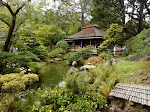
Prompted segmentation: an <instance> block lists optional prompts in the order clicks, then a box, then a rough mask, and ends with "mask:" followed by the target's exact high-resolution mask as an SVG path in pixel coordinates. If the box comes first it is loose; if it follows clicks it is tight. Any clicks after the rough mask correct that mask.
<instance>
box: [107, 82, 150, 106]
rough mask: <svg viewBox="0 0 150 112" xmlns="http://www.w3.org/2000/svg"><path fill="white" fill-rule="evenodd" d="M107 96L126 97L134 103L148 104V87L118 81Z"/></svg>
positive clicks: (149, 97)
mask: <svg viewBox="0 0 150 112" xmlns="http://www.w3.org/2000/svg"><path fill="white" fill-rule="evenodd" d="M109 96H114V97H117V98H122V99H126V100H129V101H132V102H135V103H140V104H142V105H147V106H150V87H149V86H141V85H135V84H126V83H118V84H116V86H115V87H114V88H113V89H112V91H111V92H110V94H109Z"/></svg>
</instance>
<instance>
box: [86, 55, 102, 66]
mask: <svg viewBox="0 0 150 112" xmlns="http://www.w3.org/2000/svg"><path fill="white" fill-rule="evenodd" d="M102 62H103V59H102V58H101V57H97V56H93V57H90V58H89V59H88V60H87V62H86V63H91V64H92V65H96V64H98V63H102Z"/></svg>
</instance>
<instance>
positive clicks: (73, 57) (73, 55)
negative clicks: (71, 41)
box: [67, 52, 81, 64]
mask: <svg viewBox="0 0 150 112" xmlns="http://www.w3.org/2000/svg"><path fill="white" fill-rule="evenodd" d="M80 58H81V55H80V54H79V53H76V52H74V53H71V55H70V56H69V57H68V60H67V64H72V62H73V61H77V62H78V61H79V60H80Z"/></svg>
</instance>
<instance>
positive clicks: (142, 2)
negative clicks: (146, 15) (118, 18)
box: [138, 0, 144, 33]
mask: <svg viewBox="0 0 150 112" xmlns="http://www.w3.org/2000/svg"><path fill="white" fill-rule="evenodd" d="M143 9H144V0H140V11H139V26H138V33H140V32H141V31H142V29H143V28H142V25H143Z"/></svg>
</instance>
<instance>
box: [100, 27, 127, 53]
mask: <svg viewBox="0 0 150 112" xmlns="http://www.w3.org/2000/svg"><path fill="white" fill-rule="evenodd" d="M125 37H126V34H125V33H124V32H123V27H121V26H119V25H118V24H111V25H110V28H109V29H108V30H107V35H106V36H105V37H104V39H105V41H104V42H103V43H102V44H100V46H99V51H100V52H103V51H105V50H106V49H111V48H112V46H114V45H115V44H118V45H119V44H120V43H121V40H123V39H124V38H125Z"/></svg>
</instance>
